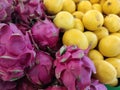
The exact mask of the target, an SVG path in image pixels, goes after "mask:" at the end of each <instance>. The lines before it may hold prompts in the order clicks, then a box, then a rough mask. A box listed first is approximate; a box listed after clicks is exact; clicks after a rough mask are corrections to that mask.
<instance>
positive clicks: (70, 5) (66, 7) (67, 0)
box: [62, 0, 76, 13]
mask: <svg viewBox="0 0 120 90" xmlns="http://www.w3.org/2000/svg"><path fill="white" fill-rule="evenodd" d="M62 10H63V11H68V12H70V13H72V12H74V11H75V10H76V5H75V2H74V1H73V0H64V2H63V8H62Z"/></svg>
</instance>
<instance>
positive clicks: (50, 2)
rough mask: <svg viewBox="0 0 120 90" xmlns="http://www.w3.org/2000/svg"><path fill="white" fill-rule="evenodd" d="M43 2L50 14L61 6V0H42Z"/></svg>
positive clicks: (60, 8) (59, 9) (58, 10)
mask: <svg viewBox="0 0 120 90" xmlns="http://www.w3.org/2000/svg"><path fill="white" fill-rule="evenodd" d="M43 3H44V5H45V7H46V9H47V11H48V13H50V14H56V13H58V12H60V11H61V10H62V7H63V0H43Z"/></svg>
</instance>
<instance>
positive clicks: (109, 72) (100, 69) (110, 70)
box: [94, 60, 117, 84]
mask: <svg viewBox="0 0 120 90" xmlns="http://www.w3.org/2000/svg"><path fill="white" fill-rule="evenodd" d="M94 65H95V68H96V74H95V75H94V76H95V77H96V78H97V79H98V80H99V81H100V82H101V83H103V84H109V83H112V82H113V80H114V79H116V77H117V71H116V69H115V67H114V66H113V65H112V64H110V63H109V62H107V61H104V60H98V61H97V60H95V61H94Z"/></svg>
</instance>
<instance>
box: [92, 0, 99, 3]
mask: <svg viewBox="0 0 120 90" xmlns="http://www.w3.org/2000/svg"><path fill="white" fill-rule="evenodd" d="M90 2H91V3H98V2H99V0H90Z"/></svg>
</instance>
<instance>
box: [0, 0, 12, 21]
mask: <svg viewBox="0 0 120 90" xmlns="http://www.w3.org/2000/svg"><path fill="white" fill-rule="evenodd" d="M12 2H13V0H0V22H8V21H10V20H11V14H12V13H13V11H14V7H13V5H12Z"/></svg>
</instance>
